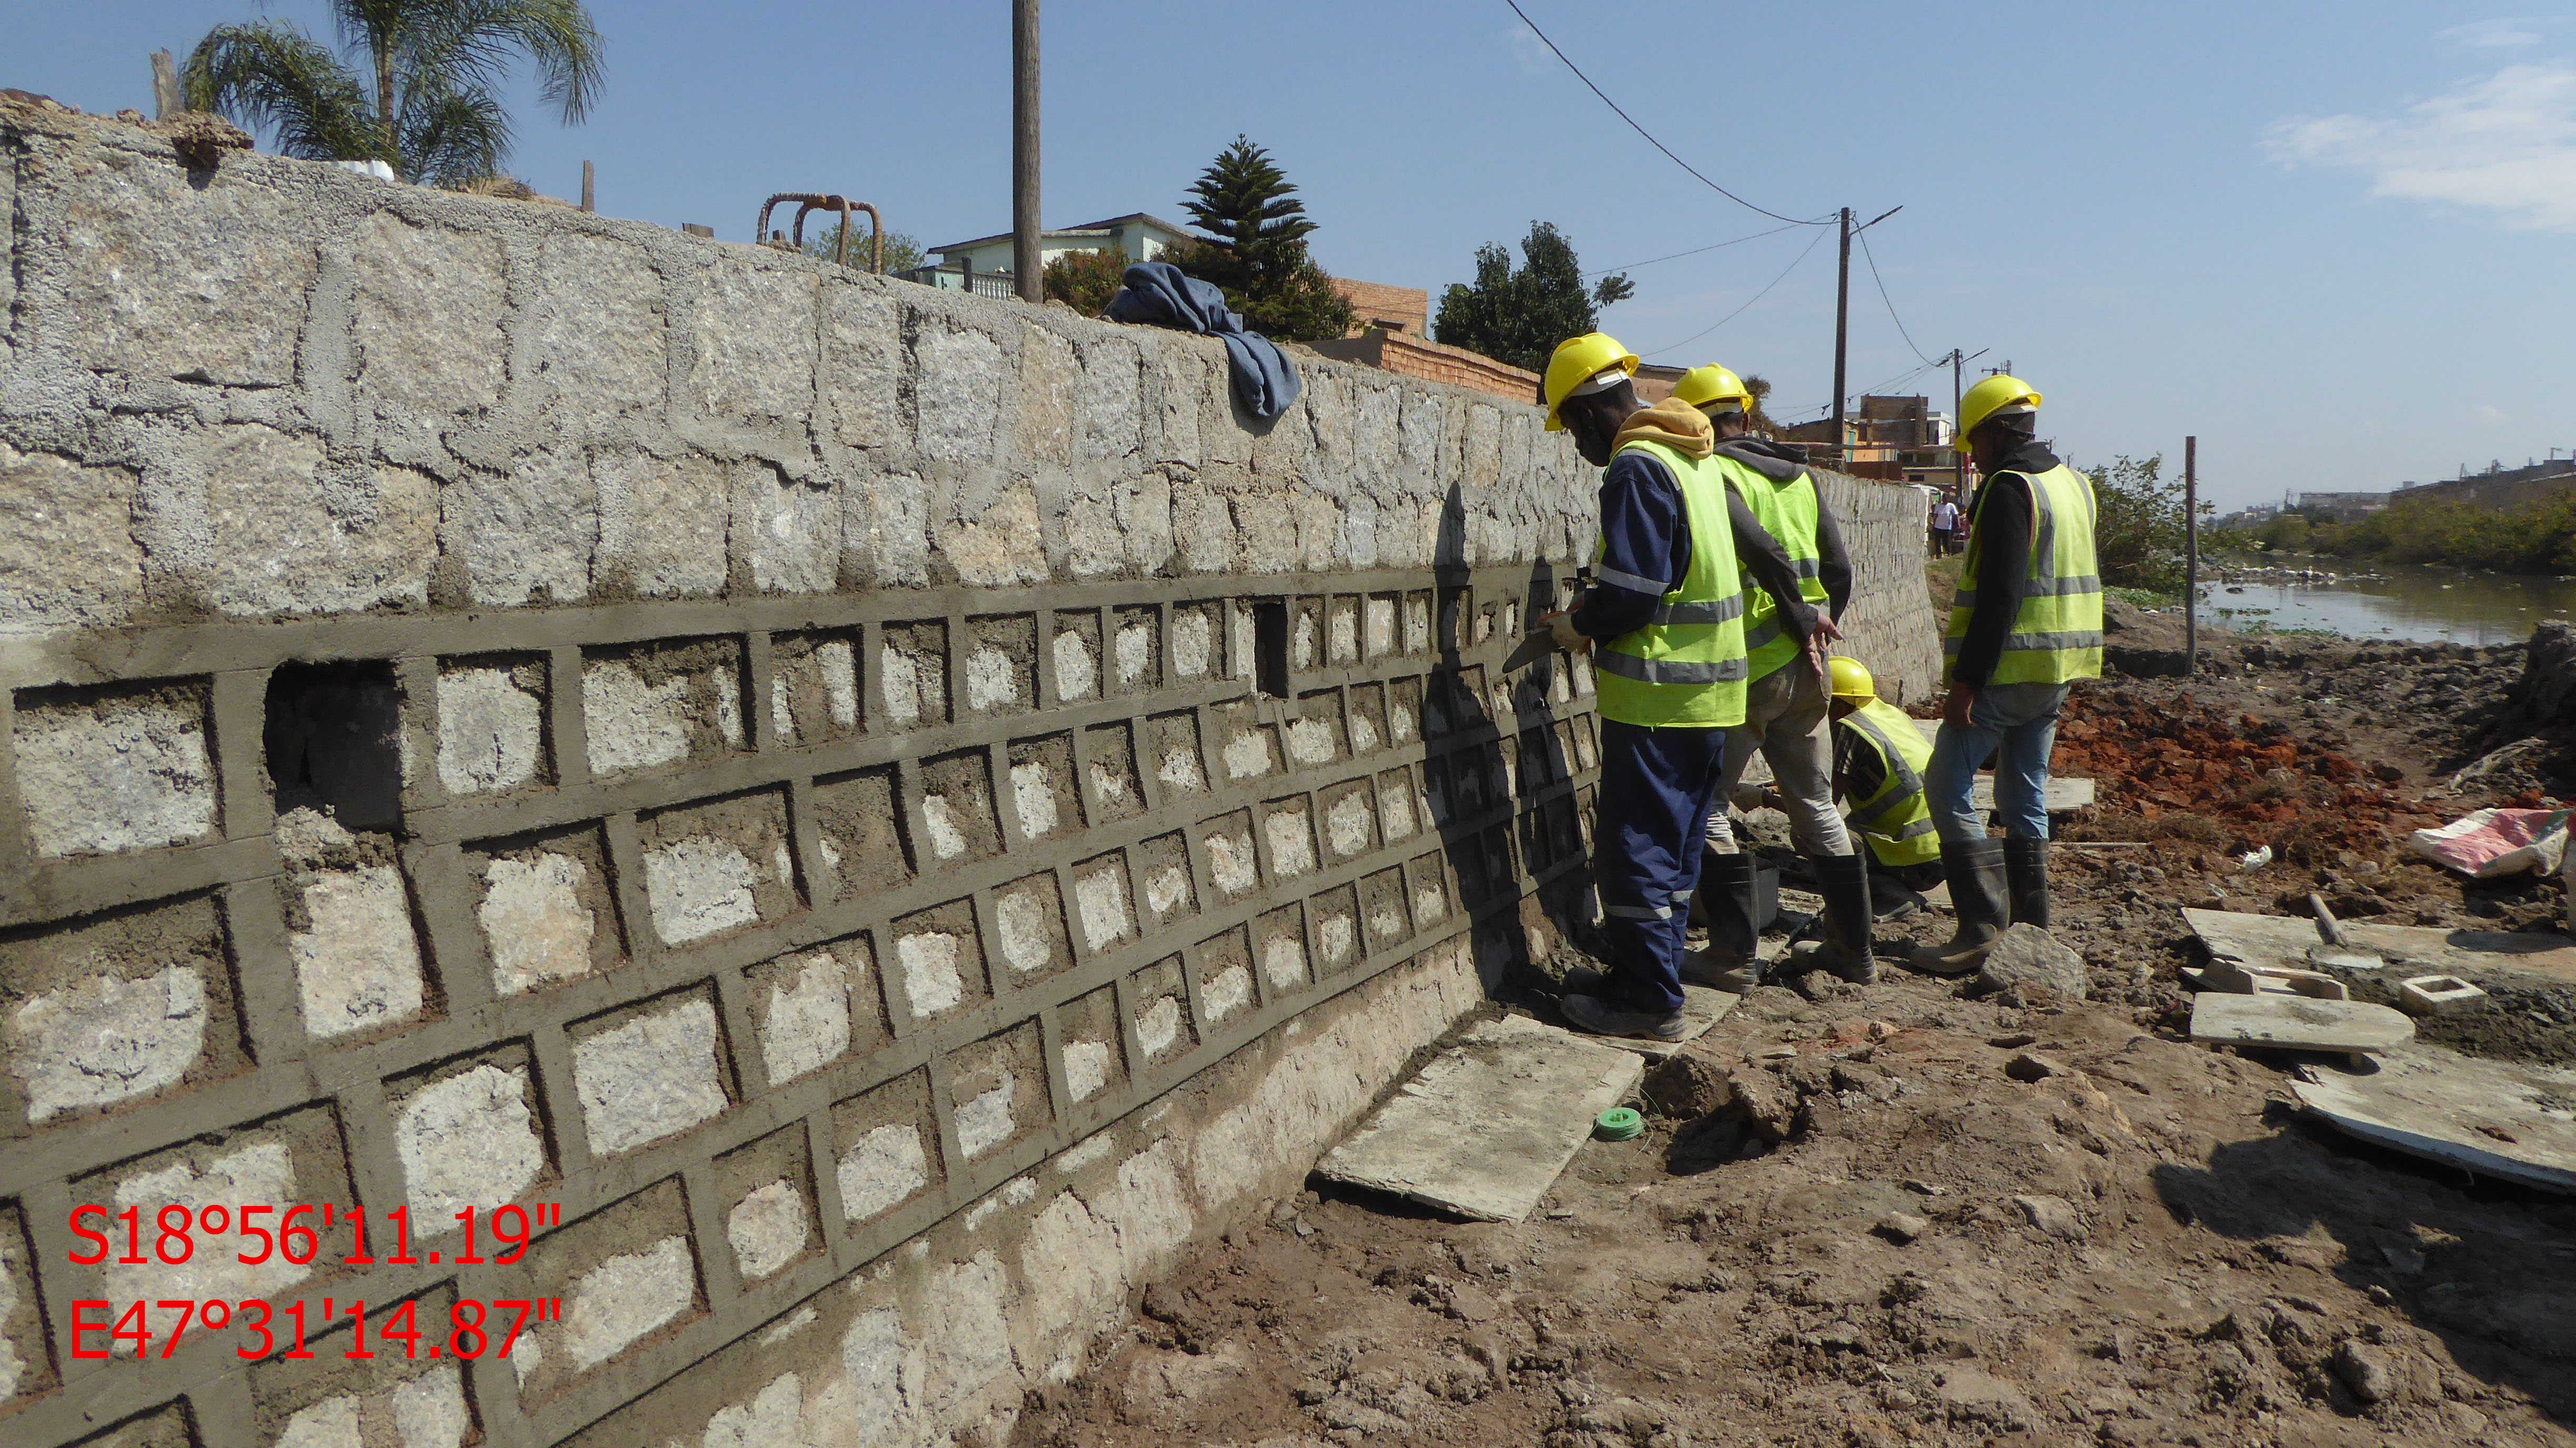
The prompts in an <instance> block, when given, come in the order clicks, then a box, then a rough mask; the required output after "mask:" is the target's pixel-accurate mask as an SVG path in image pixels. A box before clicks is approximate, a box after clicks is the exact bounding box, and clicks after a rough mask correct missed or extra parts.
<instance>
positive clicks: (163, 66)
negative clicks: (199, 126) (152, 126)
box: [152, 50, 187, 121]
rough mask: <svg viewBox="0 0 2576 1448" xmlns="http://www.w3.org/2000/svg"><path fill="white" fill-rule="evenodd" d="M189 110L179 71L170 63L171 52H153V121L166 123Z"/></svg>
mask: <svg viewBox="0 0 2576 1448" xmlns="http://www.w3.org/2000/svg"><path fill="white" fill-rule="evenodd" d="M186 109H187V101H186V99H185V98H184V97H183V95H182V94H181V92H180V90H179V69H178V67H177V66H175V65H173V64H171V62H170V52H168V51H166V50H156V51H154V52H152V119H154V120H156V121H166V120H168V119H170V118H171V117H172V116H175V115H177V114H179V112H181V111H183V110H186Z"/></svg>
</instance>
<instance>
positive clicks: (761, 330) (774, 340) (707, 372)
mask: <svg viewBox="0 0 2576 1448" xmlns="http://www.w3.org/2000/svg"><path fill="white" fill-rule="evenodd" d="M817 285H818V283H817V279H816V278H815V277H813V276H812V275H810V274H807V273H805V272H801V271H797V270H793V269H789V268H784V267H781V268H777V269H772V268H770V267H766V266H758V265H754V264H753V263H752V262H751V261H750V260H749V259H747V258H736V257H726V258H725V259H724V260H722V261H720V262H718V263H717V264H716V265H714V266H711V267H709V268H707V269H706V270H705V271H704V272H701V273H699V275H698V295H697V299H696V301H695V302H694V303H693V304H692V306H691V309H690V313H689V333H690V337H691V339H692V340H693V341H694V342H695V343H696V347H697V361H696V365H695V367H694V369H693V370H692V372H691V374H690V375H691V380H692V383H693V385H694V387H695V389H696V391H697V396H698V403H699V405H700V406H701V407H702V408H704V409H705V410H706V411H707V412H708V413H709V414H711V415H713V416H716V417H722V418H729V419H732V420H735V421H740V422H752V423H763V422H766V423H787V424H793V425H798V426H801V425H803V423H804V422H805V420H806V419H807V418H808V417H810V416H811V415H812V414H813V411H814V375H815V373H814V368H815V346H816V343H817V341H818V340H819V334H818V333H817V330H816V327H815V314H814V313H815V298H816V287H817Z"/></svg>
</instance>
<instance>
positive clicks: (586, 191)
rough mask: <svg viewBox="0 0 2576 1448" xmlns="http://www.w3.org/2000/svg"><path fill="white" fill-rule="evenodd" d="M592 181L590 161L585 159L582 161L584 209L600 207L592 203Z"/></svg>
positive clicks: (582, 202)
mask: <svg viewBox="0 0 2576 1448" xmlns="http://www.w3.org/2000/svg"><path fill="white" fill-rule="evenodd" d="M590 181H591V173H590V163H589V162H588V161H584V162H582V163H581V209H582V210H584V211H596V210H598V209H599V208H598V207H597V206H595V205H593V204H592V203H591V194H590Z"/></svg>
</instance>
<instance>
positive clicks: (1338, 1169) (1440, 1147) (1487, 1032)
mask: <svg viewBox="0 0 2576 1448" xmlns="http://www.w3.org/2000/svg"><path fill="white" fill-rule="evenodd" d="M1645 1072H1646V1063H1645V1061H1644V1059H1643V1058H1642V1057H1640V1056H1638V1055H1637V1054H1636V1053H1634V1052H1631V1051H1622V1050H1617V1049H1614V1048H1613V1047H1611V1046H1609V1045H1607V1044H1605V1043H1603V1042H1601V1041H1599V1040H1596V1039H1593V1038H1591V1037H1587V1036H1578V1035H1575V1034H1574V1033H1573V1032H1571V1031H1566V1030H1561V1029H1559V1028H1558V1027H1555V1026H1551V1025H1548V1024H1547V1023H1546V1022H1544V1021H1536V1020H1532V1019H1530V1018H1529V1017H1527V1016H1508V1017H1505V1018H1504V1019H1502V1020H1499V1021H1486V1022H1484V1023H1483V1024H1481V1025H1478V1026H1477V1027H1476V1028H1475V1029H1474V1030H1472V1031H1470V1032H1468V1033H1467V1036H1466V1039H1464V1040H1462V1041H1460V1042H1459V1043H1458V1044H1457V1045H1456V1046H1454V1047H1452V1048H1451V1049H1449V1050H1448V1051H1445V1052H1443V1053H1442V1054H1441V1055H1440V1056H1438V1057H1437V1058H1435V1059H1434V1060H1433V1061H1432V1062H1431V1064H1429V1065H1427V1066H1425V1067H1423V1068H1422V1070H1421V1071H1420V1073H1418V1074H1417V1075H1415V1076H1414V1078H1413V1079H1412V1080H1410V1081H1407V1082H1405V1083H1404V1084H1403V1085H1402V1086H1400V1087H1398V1088H1397V1089H1396V1093H1395V1094H1394V1095H1393V1096H1391V1097H1389V1098H1387V1100H1386V1101H1385V1102H1384V1103H1383V1104H1381V1105H1380V1106H1379V1107H1378V1108H1377V1110H1376V1111H1375V1112H1373V1113H1371V1114H1370V1116H1369V1118H1368V1120H1367V1121H1365V1122H1363V1123H1361V1125H1360V1128H1359V1130H1357V1131H1355V1132H1353V1133H1351V1135H1350V1137H1349V1138H1348V1139H1347V1140H1345V1141H1344V1142H1342V1144H1341V1145H1339V1146H1336V1147H1334V1148H1333V1149H1332V1150H1331V1151H1330V1152H1328V1153H1326V1154H1325V1156H1324V1159H1323V1161H1322V1162H1320V1163H1318V1164H1317V1165H1316V1168H1315V1170H1316V1171H1317V1172H1319V1173H1320V1174H1322V1175H1323V1176H1324V1178H1325V1179H1326V1180H1328V1181H1337V1182H1347V1183H1349V1184H1350V1185H1352V1186H1355V1187H1365V1188H1367V1189H1369V1190H1371V1191H1380V1192H1389V1193H1392V1194H1394V1195H1396V1196H1400V1197H1404V1198H1407V1199H1409V1200H1412V1201H1417V1202H1421V1203H1422V1204H1424V1205H1425V1206H1430V1207H1437V1208H1439V1209H1440V1210H1442V1211H1444V1212H1456V1213H1458V1214H1459V1215H1460V1216H1464V1217H1473V1218H1477V1219H1479V1220H1483V1221H1489V1222H1517V1221H1521V1220H1523V1219H1525V1218H1527V1217H1528V1216H1529V1214H1530V1212H1531V1211H1532V1210H1533V1209H1534V1208H1536V1207H1537V1206H1538V1203H1539V1199H1540V1198H1541V1197H1543V1196H1545V1195H1546V1194H1547V1190H1548V1188H1549V1187H1551V1186H1553V1185H1555V1183H1556V1179H1557V1176H1558V1175H1559V1174H1560V1173H1562V1172H1563V1171H1564V1170H1565V1164H1566V1163H1567V1162H1569V1161H1572V1160H1573V1159H1574V1153H1575V1152H1576V1151H1578V1150H1580V1149H1581V1148H1582V1146H1583V1143H1584V1141H1585V1140H1586V1139H1587V1138H1589V1137H1590V1136H1591V1135H1592V1120H1593V1118H1594V1117H1596V1116H1599V1115H1600V1114H1601V1113H1602V1112H1604V1111H1606V1110H1608V1109H1610V1108H1611V1107H1613V1106H1616V1105H1618V1104H1619V1103H1620V1102H1621V1101H1622V1100H1625V1099H1626V1098H1627V1096H1628V1093H1629V1092H1631V1091H1634V1090H1635V1089H1636V1088H1637V1082H1638V1080H1639V1079H1640V1078H1641V1077H1643V1076H1644V1075H1645Z"/></svg>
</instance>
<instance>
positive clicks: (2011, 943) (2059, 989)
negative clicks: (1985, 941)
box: [1977, 921, 2091, 1002]
mask: <svg viewBox="0 0 2576 1448" xmlns="http://www.w3.org/2000/svg"><path fill="white" fill-rule="evenodd" d="M1977 988H1978V989H1979V990H1985V991H2003V992H2008V993H2010V994H2012V995H2014V996H2017V997H2019V998H2020V999H2021V1000H2023V1001H2025V1002H2037V1001H2080V1000H2082V999H2084V998H2085V996H2086V994H2087V993H2088V992H2089V991H2090V989H2091V972H2090V971H2088V970H2087V969H2086V968H2085V965H2084V957H2083V956H2080V955H2078V954H2076V953H2075V952H2074V951H2072V950H2069V949H2067V948H2066V946H2065V945H2064V944H2063V943H2061V942H2060V941H2059V940H2058V938H2057V937H2056V936H2054V935H2051V934H2049V933H2048V932H2047V931H2046V930H2045V929H2043V928H2041V927H2039V926H2037V925H2032V924H2030V923H2028V922H2027V921H2025V922H2023V923H2021V924H2017V925H2014V926H2012V927H2010V928H2009V929H2007V930H2005V931H2004V933H2003V934H2002V935H2001V936H1999V937H1997V939H1996V940H1995V945H1994V949H1992V950H1990V951H1988V952H1987V953H1986V960H1985V964H1984V965H1982V966H1980V967H1979V968H1978V970H1977Z"/></svg>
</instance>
